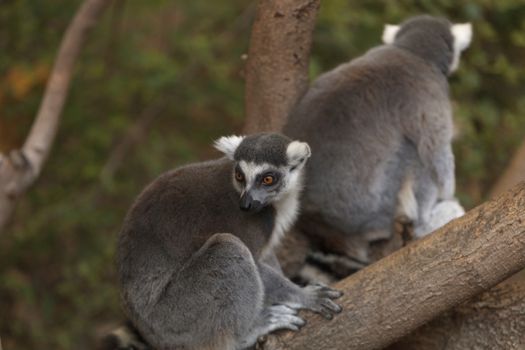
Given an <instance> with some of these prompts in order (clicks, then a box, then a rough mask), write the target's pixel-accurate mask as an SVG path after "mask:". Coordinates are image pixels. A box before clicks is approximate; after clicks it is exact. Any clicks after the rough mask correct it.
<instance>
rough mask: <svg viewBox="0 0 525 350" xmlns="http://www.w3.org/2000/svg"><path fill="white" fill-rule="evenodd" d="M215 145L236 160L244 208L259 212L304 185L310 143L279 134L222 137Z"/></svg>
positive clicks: (235, 183) (235, 176)
mask: <svg viewBox="0 0 525 350" xmlns="http://www.w3.org/2000/svg"><path fill="white" fill-rule="evenodd" d="M215 147H216V148H217V149H218V150H220V151H221V152H223V153H224V154H225V155H226V156H227V157H228V158H230V159H231V160H233V161H234V167H233V171H232V177H233V179H232V181H233V186H234V187H235V189H236V190H237V192H238V193H239V195H240V199H239V206H240V209H241V210H245V211H252V212H258V211H260V210H261V209H263V208H264V207H266V206H268V205H271V204H274V203H276V202H278V201H280V200H282V199H283V198H285V197H286V196H288V195H290V194H297V193H298V192H299V191H300V190H301V188H302V181H301V179H302V173H303V169H304V164H305V163H306V160H307V159H308V158H309V157H310V147H308V144H306V143H304V142H299V141H291V140H290V139H288V138H287V137H285V136H283V135H279V134H256V135H250V136H247V137H239V136H230V137H222V138H220V139H219V140H217V142H215Z"/></svg>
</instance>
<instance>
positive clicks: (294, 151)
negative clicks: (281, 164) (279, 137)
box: [286, 141, 312, 167]
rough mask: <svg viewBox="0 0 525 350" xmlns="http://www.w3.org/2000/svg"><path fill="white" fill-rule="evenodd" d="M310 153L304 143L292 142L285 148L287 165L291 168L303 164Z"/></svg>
mask: <svg viewBox="0 0 525 350" xmlns="http://www.w3.org/2000/svg"><path fill="white" fill-rule="evenodd" d="M311 154H312V152H311V151H310V146H308V144H307V143H306V142H300V141H292V142H290V144H289V145H288V147H287V148H286V157H287V158H288V164H290V165H291V166H293V167H296V166H298V165H301V164H304V163H305V162H306V160H307V159H308V158H310V155H311Z"/></svg>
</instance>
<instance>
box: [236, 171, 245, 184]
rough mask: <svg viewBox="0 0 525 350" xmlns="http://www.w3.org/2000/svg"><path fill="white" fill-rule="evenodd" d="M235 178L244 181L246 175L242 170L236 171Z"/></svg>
mask: <svg viewBox="0 0 525 350" xmlns="http://www.w3.org/2000/svg"><path fill="white" fill-rule="evenodd" d="M235 180H237V181H239V182H243V181H244V175H243V174H242V173H241V172H240V171H235Z"/></svg>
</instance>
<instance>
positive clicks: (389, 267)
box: [264, 183, 525, 350]
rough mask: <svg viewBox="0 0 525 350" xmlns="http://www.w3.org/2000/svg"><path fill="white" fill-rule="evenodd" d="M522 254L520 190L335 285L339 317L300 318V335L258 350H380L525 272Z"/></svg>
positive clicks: (524, 221)
mask: <svg viewBox="0 0 525 350" xmlns="http://www.w3.org/2000/svg"><path fill="white" fill-rule="evenodd" d="M524 251H525V183H522V184H520V185H519V186H517V187H516V188H514V190H513V191H512V192H507V193H506V194H504V195H503V196H501V197H499V198H498V199H496V200H494V201H490V202H487V203H485V204H483V205H481V206H479V207H477V208H475V209H473V210H471V211H470V212H468V213H467V214H466V215H465V216H464V217H462V218H459V219H456V220H454V221H453V222H451V223H449V224H448V225H446V226H445V227H443V228H441V229H439V230H437V231H436V232H434V233H433V234H431V235H430V236H428V237H426V238H424V239H422V240H420V241H416V242H414V243H413V244H410V245H409V246H407V247H405V248H403V249H401V250H399V251H397V252H395V253H394V254H392V255H390V256H388V257H386V258H384V259H382V260H380V261H379V262H377V263H375V264H373V265H371V266H369V267H368V268H366V269H364V270H361V271H359V272H357V273H356V274H354V275H352V276H350V277H348V278H347V279H345V280H343V281H341V282H339V283H338V284H336V285H335V287H336V288H339V289H341V290H342V291H344V292H345V295H344V296H343V297H342V298H341V299H340V302H341V305H342V306H343V308H344V311H343V312H342V313H341V314H340V315H338V316H337V317H336V318H335V319H334V320H332V321H326V320H323V319H321V318H320V317H318V316H311V315H306V314H305V316H306V317H307V318H308V324H307V325H306V326H305V327H304V328H303V329H302V330H301V331H300V332H297V333H292V332H285V333H282V334H280V335H278V336H270V337H269V338H268V341H267V342H266V344H265V345H264V349H291V350H293V349H360V350H366V349H377V348H382V347H385V346H387V345H389V344H391V343H393V342H394V341H396V340H398V339H400V338H401V337H403V336H404V335H406V334H408V333H410V332H411V331H413V330H415V329H416V328H417V327H419V326H421V325H423V324H425V323H426V322H428V321H430V320H432V319H434V318H435V317H436V316H438V315H440V314H441V313H443V312H445V311H447V310H449V309H451V308H452V307H454V306H456V305H458V304H460V303H462V302H464V301H466V300H467V299H469V298H472V297H474V296H475V295H477V294H479V293H480V292H483V291H485V290H488V289H489V288H490V287H492V286H494V285H496V284H497V283H499V282H501V281H502V280H504V279H505V278H507V277H509V276H511V275H512V274H514V273H516V272H517V271H519V270H520V269H522V268H524V267H525V254H524ZM476 317H477V316H476ZM509 341H511V340H509Z"/></svg>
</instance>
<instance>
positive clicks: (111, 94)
mask: <svg viewBox="0 0 525 350" xmlns="http://www.w3.org/2000/svg"><path fill="white" fill-rule="evenodd" d="M80 3H81V1H79V0H53V1H50V0H39V1H34V0H0V152H4V153H5V152H7V151H8V150H10V149H13V148H16V147H19V146H20V145H21V144H22V142H23V140H24V138H25V137H26V135H27V132H28V130H29V127H30V125H31V123H32V121H33V118H34V116H35V114H36V111H37V108H38V104H39V102H40V99H41V96H42V93H43V89H44V84H45V82H46V79H47V77H48V74H49V72H50V69H51V67H52V63H53V59H54V56H55V54H56V51H57V48H58V45H59V43H60V40H61V37H62V35H63V33H64V30H65V28H66V26H67V24H68V23H69V21H70V20H71V18H72V16H73V15H74V13H75V11H76V9H77V8H78V6H79V5H80ZM254 11H255V2H254V1H244V0H224V1H209V0H192V1H183V0H178V1H165V0H162V1H161V0H149V1H139V0H114V1H112V5H111V7H110V8H109V9H108V10H107V11H106V13H105V15H104V17H103V18H102V21H101V22H100V23H99V24H98V25H97V27H96V28H95V30H94V31H93V32H92V33H91V34H90V35H89V38H88V44H87V46H86V47H84V48H83V50H82V54H81V57H80V59H79V62H78V63H77V66H76V73H75V77H74V79H73V84H72V88H71V91H70V96H69V99H68V101H67V103H66V108H65V110H64V113H63V119H62V122H61V125H60V131H59V134H58V137H57V139H56V143H55V145H54V148H53V150H52V153H51V158H50V159H49V161H48V162H47V164H46V166H45V168H44V171H43V173H42V176H41V177H40V179H39V180H38V181H37V183H36V184H35V186H34V187H33V188H31V189H30V190H29V192H28V193H27V194H26V195H25V196H24V197H23V198H22V200H21V201H20V203H19V205H18V208H17V210H16V213H15V217H14V220H13V222H12V224H11V225H10V226H9V227H8V229H7V231H6V233H5V234H4V235H2V236H0V336H1V338H2V343H3V346H4V349H6V350H7V349H72V348H75V349H92V348H93V344H94V339H95V336H96V335H97V334H98V333H100V332H103V331H104V330H105V329H107V327H111V325H113V324H115V323H116V322H118V321H119V320H121V318H122V317H123V316H122V313H121V308H120V305H119V297H118V290H117V285H116V278H115V270H114V251H115V242H116V234H117V233H118V231H119V227H120V224H121V221H122V219H123V216H124V214H125V212H126V210H127V209H128V207H129V206H130V204H131V202H132V200H133V199H134V197H135V196H136V195H137V194H138V192H139V191H140V190H141V189H142V188H143V187H144V186H145V185H146V184H147V183H148V182H150V181H151V180H153V179H154V178H155V177H156V176H157V175H159V174H160V173H161V172H163V171H165V170H167V169H170V168H172V167H175V166H178V165H181V164H184V163H187V162H190V161H194V160H198V159H205V158H210V157H214V156H217V153H215V152H214V151H213V150H212V148H211V147H210V144H211V142H212V141H213V140H214V139H215V138H217V137H218V136H220V135H224V134H230V133H234V132H236V131H239V130H240V128H241V127H242V124H243V98H244V97H243V85H244V82H243V60H242V58H241V57H242V55H243V54H244V53H246V52H247V47H248V40H249V33H250V26H251V22H252V19H253V16H254ZM421 13H430V14H435V15H443V16H446V17H448V18H449V19H451V20H453V21H458V22H466V21H471V22H472V23H473V25H474V40H473V43H472V46H471V47H470V49H468V50H467V51H466V53H465V54H464V55H463V57H462V60H461V64H460V69H459V71H458V72H457V73H456V74H455V75H454V76H453V77H451V87H452V98H453V100H454V108H455V119H456V124H457V127H458V135H457V140H456V142H455V154H456V164H457V165H456V167H457V183H458V186H457V187H458V195H459V197H460V199H461V201H462V203H463V204H464V205H465V206H466V207H467V208H471V207H472V206H475V205H477V204H479V203H480V202H481V201H483V200H484V199H486V196H487V194H488V192H489V190H490V188H491V186H492V185H493V184H494V182H495V181H496V179H497V178H498V176H499V175H500V174H501V173H502V171H503V170H504V169H505V166H506V164H507V162H508V160H509V158H510V157H511V155H512V154H513V151H514V150H515V149H516V148H517V147H518V145H519V144H520V143H521V141H522V140H523V138H524V137H525V94H524V90H525V69H524V67H523V65H524V58H525V2H523V1H518V0H516V1H510V0H499V1H492V0H483V1H476V2H474V1H463V0H428V1H424V0H421V1H395V2H394V1H386V0H385V1H357V0H346V1H343V0H329V1H324V2H322V6H321V11H320V17H319V20H318V24H317V27H316V30H315V36H314V46H313V52H312V57H311V70H310V71H311V77H312V78H314V77H315V76H317V75H318V74H319V73H321V72H323V71H325V70H327V69H330V68H332V67H334V66H335V65H337V64H338V63H340V62H343V61H345V60H348V59H350V58H352V57H356V56H358V55H360V54H362V53H363V52H364V51H366V50H367V49H368V48H370V47H372V46H374V45H378V44H379V43H380V38H381V33H382V29H383V25H384V23H387V22H388V23H392V24H395V23H398V22H400V21H402V20H403V19H405V18H407V17H408V16H411V15H416V14H421Z"/></svg>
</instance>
